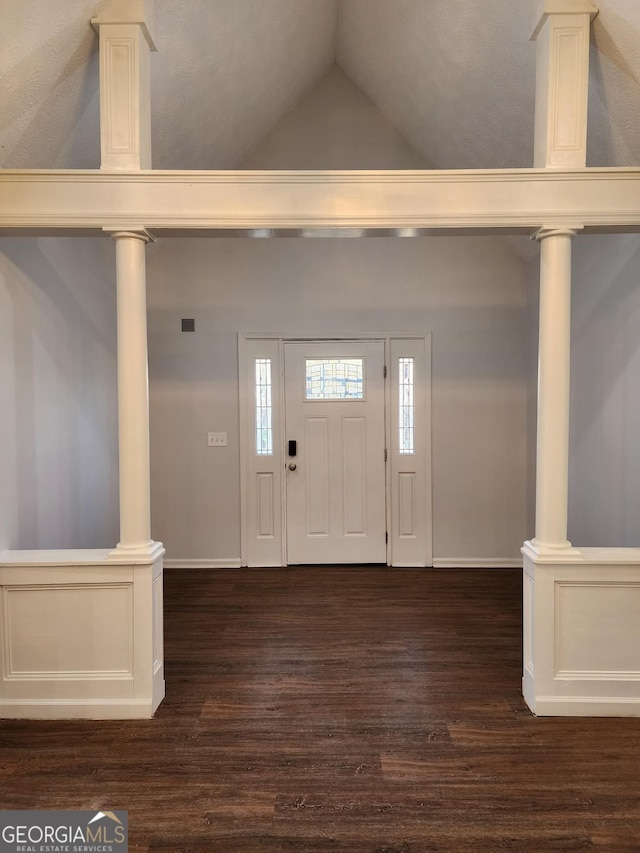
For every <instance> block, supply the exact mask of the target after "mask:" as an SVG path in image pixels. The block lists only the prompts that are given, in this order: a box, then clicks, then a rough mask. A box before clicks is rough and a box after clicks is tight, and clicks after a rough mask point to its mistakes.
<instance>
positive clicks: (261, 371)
mask: <svg viewBox="0 0 640 853" xmlns="http://www.w3.org/2000/svg"><path fill="white" fill-rule="evenodd" d="M272 414H273V408H272V402H271V359H270V358H256V453H257V454H258V456H270V455H271V454H272V453H273V417H272Z"/></svg>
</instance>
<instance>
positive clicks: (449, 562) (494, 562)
mask: <svg viewBox="0 0 640 853" xmlns="http://www.w3.org/2000/svg"><path fill="white" fill-rule="evenodd" d="M433 568H434V569H521V568H522V557H434V558H433Z"/></svg>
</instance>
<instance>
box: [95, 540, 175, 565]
mask: <svg viewBox="0 0 640 853" xmlns="http://www.w3.org/2000/svg"><path fill="white" fill-rule="evenodd" d="M164 553H165V547H164V545H163V544H162V542H154V541H153V540H152V539H150V540H149V541H148V542H145V543H144V544H142V545H123V544H122V543H121V542H119V543H118V544H117V545H116V547H115V548H114V549H113V551H109V553H108V556H107V559H108V560H109V562H110V563H129V564H130V563H133V564H136V565H138V564H143V563H155V561H156V560H158V559H159V558H160V557H162V556H163V555H164Z"/></svg>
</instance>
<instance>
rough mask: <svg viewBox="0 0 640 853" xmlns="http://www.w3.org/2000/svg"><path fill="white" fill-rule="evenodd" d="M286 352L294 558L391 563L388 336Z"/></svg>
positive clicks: (301, 345) (290, 555)
mask: <svg viewBox="0 0 640 853" xmlns="http://www.w3.org/2000/svg"><path fill="white" fill-rule="evenodd" d="M284 353H285V359H284V375H285V454H286V456H285V464H286V478H287V481H286V505H287V512H286V529H287V561H288V562H289V563H307V564H308V563H384V562H386V502H385V408H384V341H357V342H353V341H344V342H342V341H341V342H338V341H331V342H313V341H310V342H308V343H305V342H285V344H284ZM294 443H295V444H294Z"/></svg>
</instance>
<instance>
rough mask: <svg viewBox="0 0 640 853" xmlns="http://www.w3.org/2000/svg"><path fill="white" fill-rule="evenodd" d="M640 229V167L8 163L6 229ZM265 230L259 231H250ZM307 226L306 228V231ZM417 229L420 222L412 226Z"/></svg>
mask: <svg viewBox="0 0 640 853" xmlns="http://www.w3.org/2000/svg"><path fill="white" fill-rule="evenodd" d="M550 224H551V225H553V226H554V227H573V228H580V227H585V228H587V229H590V230H595V231H598V230H601V231H606V230H617V229H630V230H640V168H636V169H574V170H566V171H565V170H556V169H554V170H546V169H512V170H465V171H447V172H444V171H438V172H434V171H393V172H382V171H378V172H360V171H353V172H349V171H339V172H300V171H295V172H283V171H280V172H255V171H253V172H246V171H245V172H237V171H236V172H232V171H225V172H162V171H146V172H140V173H136V174H131V173H129V174H122V173H115V172H106V173H105V172H101V171H80V170H74V171H48V170H32V171H26V170H8V169H7V170H0V232H2V233H5V234H6V233H19V232H24V231H27V232H29V231H31V232H36V233H41V234H42V233H60V232H64V231H71V232H76V233H78V234H80V233H82V234H86V233H97V232H100V231H101V230H103V229H106V230H114V229H123V228H124V229H128V230H131V229H133V230H138V229H140V228H149V229H152V230H154V231H156V232H160V233H162V232H163V231H165V232H172V231H182V230H193V231H195V232H196V233H198V232H199V233H205V232H208V231H210V232H215V231H218V230H221V229H229V230H239V231H247V232H249V234H248V236H270V235H271V233H272V232H275V231H277V230H278V229H288V228H293V229H310V230H311V231H313V229H323V228H354V229H373V230H374V231H375V230H376V229H412V228H417V229H423V233H425V232H426V233H430V232H434V231H435V232H438V231H439V230H442V231H445V232H447V231H455V230H461V231H464V232H465V233H469V232H473V231H478V232H481V233H482V232H486V230H487V229H510V230H515V231H518V230H519V231H523V232H528V231H533V230H535V229H537V228H540V227H541V226H543V225H545V226H546V225H550ZM252 231H253V232H258V233H254V234H251V233H250V232H252ZM303 233H304V231H303ZM402 233H403V234H404V235H405V236H411V233H410V231H409V232H407V231H402Z"/></svg>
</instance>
